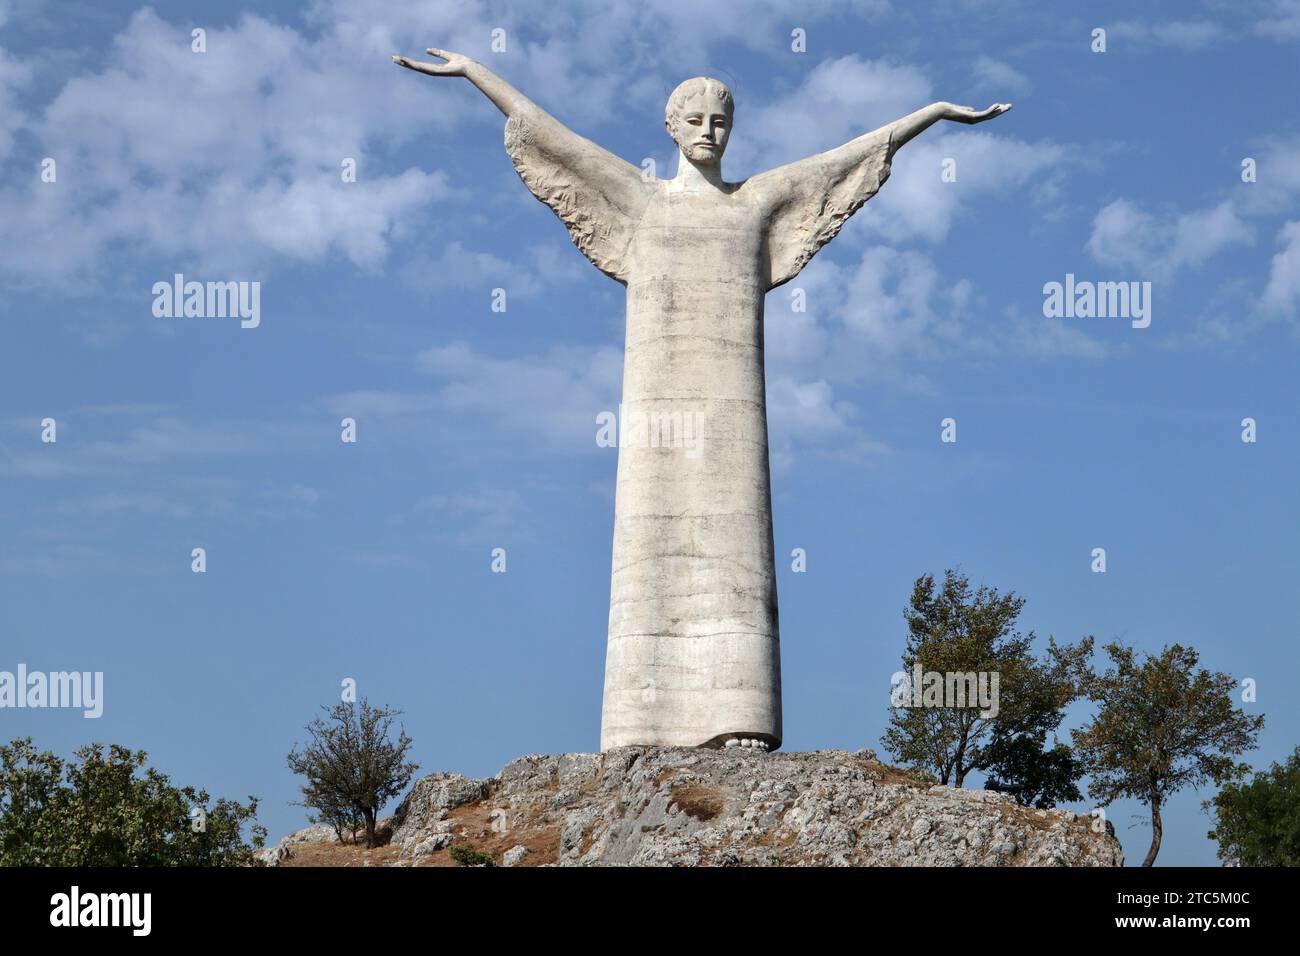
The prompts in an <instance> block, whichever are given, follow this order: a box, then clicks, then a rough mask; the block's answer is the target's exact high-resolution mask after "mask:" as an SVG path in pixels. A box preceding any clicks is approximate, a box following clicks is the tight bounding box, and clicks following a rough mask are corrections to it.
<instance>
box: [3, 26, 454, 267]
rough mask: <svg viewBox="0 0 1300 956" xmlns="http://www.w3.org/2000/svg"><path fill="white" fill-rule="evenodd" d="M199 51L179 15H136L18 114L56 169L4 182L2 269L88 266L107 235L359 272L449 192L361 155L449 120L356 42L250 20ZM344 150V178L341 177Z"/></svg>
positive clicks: (262, 261) (226, 260)
mask: <svg viewBox="0 0 1300 956" xmlns="http://www.w3.org/2000/svg"><path fill="white" fill-rule="evenodd" d="M207 47H208V52H206V53H194V52H191V50H190V36H189V27H188V26H178V25H174V24H171V23H168V22H167V21H164V20H163V19H161V18H160V17H159V16H158V15H157V14H155V13H154V12H153V11H152V10H149V9H145V10H142V11H140V12H139V13H137V14H136V15H135V16H133V17H132V18H131V20H130V22H129V23H128V25H127V26H126V28H125V29H124V30H123V31H122V32H121V33H120V34H119V35H118V36H117V37H116V38H115V39H114V42H113V44H112V46H111V48H110V49H109V50H108V51H107V52H106V53H105V55H104V57H103V58H102V59H101V60H99V61H97V65H98V69H97V71H96V72H94V73H90V74H84V73H83V74H80V75H74V76H73V78H72V79H70V80H68V81H67V82H66V84H65V85H64V86H63V87H62V89H61V90H60V91H59V92H58V94H57V95H56V96H55V97H54V99H53V100H52V101H51V102H50V103H49V104H48V106H47V107H46V108H45V110H44V113H43V115H41V116H40V117H33V118H31V119H30V121H29V122H28V124H27V125H29V126H30V127H31V129H32V132H33V134H34V135H35V136H36V138H37V139H38V140H39V142H40V149H41V150H42V152H43V153H44V154H45V155H49V156H51V157H52V158H54V159H55V160H56V162H57V163H58V181H57V182H56V183H53V184H49V183H41V182H38V181H36V177H35V176H33V177H31V180H29V181H27V182H24V183H23V184H19V185H12V184H11V185H10V186H8V187H7V188H6V189H5V190H3V192H0V240H3V241H4V242H5V243H6V245H7V247H9V249H10V250H11V253H12V254H8V255H6V257H5V262H4V266H3V268H4V269H6V270H7V271H9V272H10V273H11V274H17V275H19V276H25V277H27V278H28V279H29V280H33V281H44V282H47V283H50V284H62V283H64V282H65V281H66V280H68V279H69V278H72V279H76V278H86V277H93V274H94V273H95V271H96V270H97V269H99V268H102V267H103V261H102V260H103V257H104V256H105V254H106V253H107V252H108V251H109V250H110V249H112V248H115V247H119V246H120V247H122V248H125V249H127V250H128V251H130V252H132V253H137V254H154V255H163V256H167V257H169V258H172V259H175V260H177V261H186V262H191V261H196V264H197V265H199V266H200V267H202V268H205V269H210V270H214V271H222V272H226V271H229V270H238V271H239V272H240V273H243V274H247V273H250V272H257V273H260V272H262V271H264V270H265V268H266V263H267V260H268V257H269V258H270V259H271V260H272V261H285V260H287V261H297V262H320V261H322V260H324V259H325V258H327V257H330V256H340V257H343V258H345V259H347V260H349V261H351V262H352V263H354V264H355V265H357V266H360V267H363V268H372V267H375V266H376V265H378V264H379V263H380V262H381V261H382V259H383V258H384V256H385V254H386V253H387V250H388V247H389V244H390V242H391V240H392V239H393V238H394V237H397V236H400V235H401V234H402V232H403V229H404V224H405V222H407V221H408V220H410V219H411V218H413V216H414V215H415V213H416V212H417V211H418V210H419V209H420V208H422V207H425V206H427V205H428V204H429V203H430V202H432V201H435V200H438V199H446V198H449V197H450V196H451V195H452V191H451V190H450V188H449V186H448V184H447V181H446V177H445V175H444V174H442V173H441V172H436V171H435V172H424V171H421V170H417V169H408V170H406V171H404V172H401V173H398V174H396V175H391V176H385V175H377V174H376V173H375V172H374V170H373V169H372V168H371V167H370V166H369V165H368V161H369V160H370V159H371V157H372V148H373V146H374V145H375V144H376V143H377V142H379V141H389V142H399V141H401V140H404V139H407V138H409V137H410V136H412V135H415V134H416V133H418V132H421V131H423V130H427V129H429V128H431V127H434V126H438V125H442V126H446V125H447V124H448V123H449V122H450V119H451V118H453V117H454V114H455V110H454V108H447V109H445V110H433V109H430V108H429V104H428V101H427V99H424V98H422V97H420V95H419V93H420V92H427V91H418V90H417V89H416V88H414V87H413V86H407V85H403V84H400V83H395V82H393V80H394V79H395V78H394V76H393V75H392V73H391V70H393V69H395V68H394V67H393V66H392V64H391V63H388V62H387V61H382V62H376V63H374V64H371V63H370V62H369V61H368V60H366V59H363V58H362V56H361V51H362V50H363V49H364V47H365V43H364V42H362V41H360V40H359V39H358V38H357V37H355V36H351V35H347V34H343V33H340V32H339V31H337V30H334V31H328V32H325V33H323V34H322V35H321V36H319V37H316V38H314V39H308V38H306V37H304V36H303V35H301V34H298V33H296V32H295V31H293V30H292V29H289V28H287V27H283V26H278V25H275V24H272V23H269V22H268V21H266V20H263V19H261V18H259V17H255V16H245V17H243V18H242V19H241V20H239V22H238V23H237V24H236V25H234V26H232V27H229V28H224V29H219V28H212V29H210V30H209V31H208V37H207ZM379 66H383V67H384V68H385V69H384V71H383V73H382V79H381V78H380V71H379V69H378V67H379ZM376 104H383V107H382V108H377V106H376ZM440 114H441V115H440ZM413 116H419V117H420V119H419V120H418V121H413V120H412V117H413ZM345 157H346V158H353V159H355V160H357V163H358V167H359V175H358V181H357V182H356V183H345V182H343V181H342V176H341V166H340V164H341V162H342V161H343V159H344V158H345ZM69 222H76V223H77V228H75V229H69V228H67V224H68V223H69Z"/></svg>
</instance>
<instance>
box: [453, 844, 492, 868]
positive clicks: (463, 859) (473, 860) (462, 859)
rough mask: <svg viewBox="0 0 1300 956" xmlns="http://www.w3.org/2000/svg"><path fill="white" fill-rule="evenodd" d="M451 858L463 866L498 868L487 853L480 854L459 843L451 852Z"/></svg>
mask: <svg viewBox="0 0 1300 956" xmlns="http://www.w3.org/2000/svg"><path fill="white" fill-rule="evenodd" d="M448 852H449V853H450V854H451V858H452V859H453V860H455V861H456V862H457V863H458V864H460V865H461V866H496V864H495V863H494V862H493V861H492V857H490V856H488V855H487V854H486V853H480V852H479V851H478V850H475V849H474V848H473V847H469V846H466V845H465V844H463V843H457V844H456V845H455V846H453V847H452V848H451V849H450V850H449V851H448Z"/></svg>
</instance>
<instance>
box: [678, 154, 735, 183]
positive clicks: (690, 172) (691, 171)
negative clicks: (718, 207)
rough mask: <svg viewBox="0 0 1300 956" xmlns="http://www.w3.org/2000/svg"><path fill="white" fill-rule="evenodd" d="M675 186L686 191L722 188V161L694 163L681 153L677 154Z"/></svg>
mask: <svg viewBox="0 0 1300 956" xmlns="http://www.w3.org/2000/svg"><path fill="white" fill-rule="evenodd" d="M673 188H675V189H681V190H686V191H688V192H689V191H691V190H705V189H722V188H723V182H722V163H720V162H717V163H710V164H708V165H705V164H703V163H693V162H691V161H690V160H689V159H687V158H686V157H685V156H683V155H682V154H681V153H678V154H677V175H676V176H674V177H673Z"/></svg>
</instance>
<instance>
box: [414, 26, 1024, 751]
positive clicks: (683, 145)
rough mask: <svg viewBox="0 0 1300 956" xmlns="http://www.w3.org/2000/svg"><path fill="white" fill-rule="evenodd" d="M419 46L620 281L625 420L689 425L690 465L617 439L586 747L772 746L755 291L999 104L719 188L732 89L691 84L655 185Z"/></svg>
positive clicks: (771, 598) (673, 107)
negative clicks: (924, 155) (911, 143)
mask: <svg viewBox="0 0 1300 956" xmlns="http://www.w3.org/2000/svg"><path fill="white" fill-rule="evenodd" d="M428 53H429V54H430V55H432V56H434V57H437V58H438V59H440V60H443V61H445V62H442V63H428V62H420V61H416V60H411V59H408V58H406V57H403V56H394V57H393V61H394V62H396V63H397V64H399V65H401V66H404V67H407V68H408V69H411V70H415V71H417V72H420V73H426V74H428V75H429V76H463V77H465V78H467V79H468V80H469V81H470V82H471V83H473V84H474V85H475V86H476V87H478V88H479V90H481V91H482V92H483V93H484V94H485V95H486V96H487V98H488V99H490V100H491V101H492V102H493V103H495V104H496V106H497V108H498V109H500V110H501V112H502V113H504V114H505V115H506V127H505V147H506V151H507V152H508V153H509V154H510V158H511V160H512V161H513V162H514V166H515V169H516V170H517V171H518V173H519V177H520V178H521V179H522V180H523V181H524V184H525V185H526V186H527V187H528V188H529V190H531V191H532V193H533V195H534V196H536V197H537V198H538V199H540V200H541V201H542V202H544V203H546V204H547V205H548V206H550V207H551V209H552V210H554V212H555V214H556V215H557V216H559V218H560V219H561V221H562V222H563V223H564V225H565V227H566V228H567V229H568V231H569V235H570V237H571V238H572V239H573V242H574V243H575V244H576V245H577V247H578V248H579V249H580V250H582V253H583V255H585V256H586V257H587V258H588V259H589V260H591V262H592V264H593V265H594V266H595V267H596V268H597V269H599V270H600V271H601V272H603V273H605V274H606V275H607V276H609V277H610V278H612V279H615V280H617V281H618V282H620V283H622V284H623V285H624V286H626V288H627V332H626V353H625V358H624V367H623V404H622V407H621V412H622V416H623V417H624V419H626V418H627V417H628V416H634V417H639V418H640V419H641V420H642V421H650V422H652V423H655V424H657V425H658V426H659V428H660V430H663V429H664V428H667V429H670V430H671V429H673V428H677V429H682V428H687V429H690V428H692V427H698V428H699V429H702V430H703V432H705V434H703V435H702V441H703V446H702V453H700V454H690V453H687V454H680V453H676V452H675V449H674V447H665V444H664V443H663V442H661V441H651V442H627V441H621V442H620V446H621V447H620V449H619V457H618V480H617V486H616V492H615V503H614V548H613V569H612V578H611V585H610V608H609V643H608V648H607V652H606V659H605V694H604V707H603V711H602V717H601V733H600V746H601V749H602V750H608V749H610V748H612V747H620V746H626V745H629V744H642V745H654V746H705V747H721V746H745V747H753V748H757V749H759V750H769V749H775V748H777V747H779V746H780V744H781V662H780V641H779V632H778V624H777V602H776V568H775V555H774V553H773V544H772V503H771V483H770V476H769V466H768V450H767V410H766V395H765V386H764V378H763V297H764V295H765V294H766V293H767V292H768V291H769V290H771V289H774V288H776V287H777V286H779V285H782V284H783V283H786V282H789V281H790V280H791V279H793V278H794V277H795V276H796V275H798V274H799V271H800V270H801V269H803V267H804V266H805V265H806V264H807V263H808V260H810V259H811V258H812V257H813V256H814V255H816V253H817V250H818V249H820V248H821V247H822V246H824V245H825V244H826V243H828V242H830V240H831V239H833V238H835V236H836V234H837V233H838V232H839V231H840V227H842V226H843V225H844V222H845V220H847V219H848V218H849V217H850V216H851V215H853V214H854V213H855V212H857V210H858V209H859V208H860V207H861V206H862V204H863V203H865V202H866V201H867V200H868V199H870V198H871V197H872V196H874V195H875V194H876V191H877V190H878V189H880V186H881V184H882V183H884V181H885V180H886V179H887V178H888V176H889V165H890V161H891V159H892V158H893V155H894V153H895V151H896V150H897V149H898V148H899V147H900V146H902V145H903V144H904V143H906V142H907V141H908V140H910V139H912V137H914V136H916V135H917V134H918V133H920V132H922V131H923V130H925V129H927V128H928V127H930V126H931V125H933V124H934V123H936V122H938V121H939V120H955V121H957V122H959V123H980V122H983V121H984V120H987V119H992V118H993V117H995V116H998V115H1000V114H1002V113H1004V112H1006V111H1007V110H1008V109H1010V108H1011V107H1010V104H1001V103H999V104H995V105H993V106H991V107H989V108H988V109H986V110H982V111H976V110H973V109H971V108H970V107H966V106H954V105H952V104H951V103H934V104H931V105H930V106H927V107H924V108H923V109H920V110H917V111H916V112H915V113H912V114H910V115H909V116H905V117H903V118H902V119H900V120H897V121H895V122H893V123H890V124H889V125H887V126H883V127H881V128H880V129H877V130H875V131H874V132H870V133H867V134H865V135H863V136H859V137H858V138H857V139H855V140H852V141H851V142H848V143H845V144H844V145H843V146H840V147H838V148H836V149H832V150H829V151H828V152H825V153H821V154H820V155H817V156H812V157H809V158H807V159H804V160H801V161H799V162H796V163H790V164H789V165H786V166H781V167H778V168H776V169H773V170H770V171H768V172H765V173H762V174H760V175H758V176H753V177H751V178H749V179H747V180H745V181H744V182H740V183H729V182H726V181H725V180H724V179H723V178H722V154H723V153H724V152H725V150H726V147H727V139H728V136H729V135H730V133H731V122H732V115H733V111H734V104H733V102H732V96H731V91H730V90H728V89H727V87H726V86H725V85H723V84H722V83H720V82H719V81H717V80H714V79H710V78H707V77H696V78H695V79H690V80H687V81H686V82H684V83H682V84H681V85H680V86H678V87H677V89H675V90H674V91H673V93H672V95H671V96H670V97H669V99H668V105H667V108H666V109H665V117H664V125H665V127H666V128H667V130H668V135H669V136H671V137H672V138H673V140H674V141H675V142H676V143H677V146H678V147H679V149H680V151H681V159H680V163H679V166H678V170H677V175H676V176H675V177H674V178H673V179H670V180H661V179H655V178H652V177H648V176H645V175H643V174H642V172H641V170H640V169H638V168H637V167H635V166H633V165H631V164H629V163H627V162H624V161H623V160H621V159H619V158H618V157H617V156H615V155H613V154H612V153H609V152H607V151H606V150H604V149H602V148H601V147H599V146H597V145H596V144H595V143H593V142H591V141H590V140H587V139H584V138H583V137H581V136H579V135H577V134H576V133H574V132H572V131H571V130H569V129H568V128H567V127H565V126H564V125H563V124H562V123H560V122H559V121H557V120H556V119H555V118H554V117H552V116H551V115H549V114H548V113H547V112H546V111H545V110H543V109H541V108H540V107H539V106H537V104H535V103H533V102H532V101H531V100H530V99H528V98H527V97H526V96H524V95H523V94H521V93H520V92H519V91H518V90H516V89H515V88H514V87H512V86H511V85H510V84H509V83H507V82H506V81H505V80H503V79H501V77H499V76H497V75H496V74H495V73H493V72H492V71H491V70H489V69H488V68H487V67H485V66H483V65H482V64H480V63H476V62H474V61H473V60H470V59H468V58H466V57H464V56H460V55H459V54H456V53H451V52H448V51H444V50H438V49H429V50H428ZM653 430H654V429H652V431H653ZM622 437H626V436H622ZM659 437H662V435H660V436H659ZM671 437H679V436H670V438H671ZM695 437H697V438H700V437H701V436H700V435H698V434H697V435H696V436H695ZM677 444H678V443H677V442H676V441H675V440H674V441H669V442H668V443H667V445H668V446H676V445H677Z"/></svg>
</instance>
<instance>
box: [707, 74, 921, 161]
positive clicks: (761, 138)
mask: <svg viewBox="0 0 1300 956" xmlns="http://www.w3.org/2000/svg"><path fill="white" fill-rule="evenodd" d="M737 99H738V103H737V108H736V109H737V111H736V133H735V140H734V143H733V148H731V149H729V150H728V166H729V167H733V166H734V168H736V169H738V170H740V171H741V172H742V173H743V174H744V175H752V174H754V173H758V172H762V171H763V170H765V169H769V168H771V167H773V166H779V165H781V164H783V163H789V162H793V161H795V160H798V159H802V158H804V157H805V156H811V155H813V154H814V153H819V152H822V151H824V150H827V149H831V148H833V147H835V146H839V145H840V144H842V143H846V142H848V141H849V140H851V139H854V138H856V137H858V136H861V135H862V134H863V133H866V132H869V131H871V130H873V129H875V128H877V127H880V126H884V125H885V124H886V123H890V122H893V121H894V120H896V119H898V118H899V117H901V116H906V115H907V114H908V113H911V112H912V111H913V110H917V109H920V108H921V107H922V106H925V105H926V104H927V103H929V102H931V101H932V100H933V96H932V93H931V87H930V81H929V79H927V78H926V76H925V75H924V74H923V73H922V72H921V71H920V70H919V69H917V68H916V67H913V66H907V65H901V64H895V63H891V62H889V61H886V60H863V59H861V58H859V57H858V56H857V55H856V54H851V55H849V56H843V57H839V58H838V59H833V60H824V61H822V62H821V63H818V64H817V65H816V66H815V67H813V68H812V70H811V71H810V72H809V73H808V76H807V77H805V78H804V80H803V82H802V83H800V84H799V86H798V87H797V88H795V89H794V90H791V91H790V92H789V93H787V94H786V95H784V96H781V97H779V98H777V99H776V100H774V101H771V102H769V103H767V104H765V105H763V106H762V107H760V108H758V109H757V110H753V111H748V112H747V111H746V110H745V108H744V104H743V102H739V97H737ZM728 178H733V179H738V178H741V177H740V176H735V175H730V174H729V176H728Z"/></svg>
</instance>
